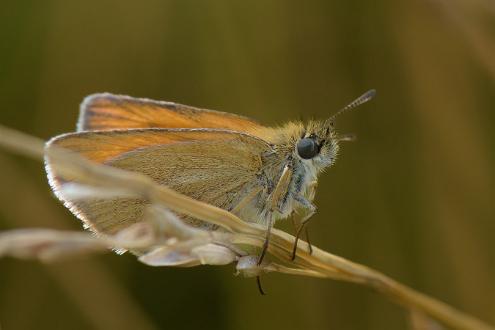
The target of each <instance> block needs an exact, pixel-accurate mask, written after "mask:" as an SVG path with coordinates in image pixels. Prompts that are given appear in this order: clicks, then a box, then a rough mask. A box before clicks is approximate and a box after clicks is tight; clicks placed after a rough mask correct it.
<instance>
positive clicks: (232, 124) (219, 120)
mask: <svg viewBox="0 0 495 330" xmlns="http://www.w3.org/2000/svg"><path fill="white" fill-rule="evenodd" d="M259 126H260V125H258V124H257V123H256V122H255V121H254V120H251V119H249V118H246V117H242V116H238V115H234V114H230V113H225V112H219V111H214V110H206V109H199V108H195V107H191V106H186V105H182V104H178V103H172V102H163V101H154V100H150V99H142V98H133V97H130V96H124V95H114V94H109V93H102V94H93V95H90V96H88V97H86V98H85V99H84V101H83V103H82V104H81V109H80V117H79V122H78V125H77V130H78V131H89V130H112V129H127V128H152V127H155V128H223V129H229V130H234V131H239V132H248V131H251V130H253V129H256V128H257V127H259Z"/></svg>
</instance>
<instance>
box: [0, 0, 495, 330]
mask: <svg viewBox="0 0 495 330" xmlns="http://www.w3.org/2000/svg"><path fill="white" fill-rule="evenodd" d="M494 33H495V6H494V5H493V2H491V1H489V0H452V1H444V0H420V1H416V0H406V1H391V0H379V1H336V0H332V1H327V0H319V1H316V0H314V1H282V0H278V1H229V0H221V1H220V0H218V1H217V0H211V1H192V0H190V1H189V0H176V1H158V0H152V1H146V0H145V1H139V2H137V1H124V0H121V1H115V0H113V1H112V0H103V1H94V0H90V1H62V0H45V1H34V0H29V1H28V0H26V1H2V9H1V11H0V123H1V124H4V125H8V126H10V127H13V128H16V129H19V130H22V131H24V132H28V133H30V134H33V135H36V136H39V137H42V138H44V139H48V138H49V137H51V136H54V135H57V134H60V133H63V132H69V131H72V130H74V128H75V122H76V119H77V116H78V104H79V102H80V101H81V100H82V98H83V97H84V96H85V95H87V94H90V93H94V92H103V91H108V92H113V93H122V94H129V95H133V96H139V97H149V98H155V99H161V100H169V101H175V102H179V103H184V104H189V105H194V106H199V107H205V108H212V109H217V110H222V111H229V112H234V113H238V114H243V115H247V116H251V117H254V118H256V119H258V120H259V121H260V122H262V123H264V124H267V125H274V124H278V123H282V122H284V121H287V120H290V119H298V118H299V117H303V118H311V117H317V118H324V117H327V116H329V115H330V114H331V113H333V112H335V111H336V110H337V109H338V108H340V107H341V106H343V105H345V104H346V103H347V102H349V101H351V100H352V99H353V98H354V97H356V96H358V95H360V94H361V93H362V92H364V91H365V90H367V89H369V88H376V89H377V91H378V96H377V98H376V99H375V100H374V101H373V102H371V103H370V104H367V105H365V106H363V107H362V108H360V109H359V110H358V111H355V112H352V113H348V114H346V115H345V116H342V117H340V118H339V120H338V123H337V127H338V129H339V131H341V132H349V133H355V134H356V135H357V136H358V140H357V141H356V142H354V143H347V144H345V145H344V146H343V148H342V153H341V157H340V159H339V160H338V162H337V163H336V165H335V166H334V167H333V168H331V169H330V170H329V171H327V172H326V173H324V174H323V175H322V176H321V179H320V185H319V190H318V194H317V199H316V205H317V206H318V210H319V211H318V214H317V215H316V216H315V217H314V219H313V220H312V223H311V225H310V229H311V233H312V241H313V243H314V244H316V245H318V246H319V247H321V248H323V249H325V250H328V251H331V252H333V253H336V254H338V255H341V256H344V257H346V258H349V259H351V260H354V261H357V262H361V263H364V264H366V265H369V266H371V267H373V268H376V269H378V270H380V271H383V272H384V273H386V274H388V275H390V276H392V277H394V278H396V279H397V280H399V281H401V282H403V283H405V284H407V285H410V286H412V287H414V288H416V289H418V290H420V291H423V292H425V293H427V294H429V295H432V296H434V297H437V298H439V299H441V300H443V301H446V302H448V303H450V304H452V305H454V306H456V307H458V308H460V309H462V310H464V311H466V312H469V313H472V314H474V315H475V316H478V317H479V318H481V319H483V320H485V321H487V322H490V323H492V324H493V323H495V281H494V279H495V240H494V237H493V236H494V233H495V221H494V219H495V206H494V205H493V204H494V202H495V198H494V197H495V175H494V173H495V171H494V168H495V166H494V165H495V112H494V108H495V93H494V91H495V83H494V82H495V37H494V36H495V34H494ZM0 138H1V137H0ZM20 227H49V228H60V229H74V230H79V229H80V228H81V226H80V224H79V222H78V221H77V220H76V219H75V218H74V217H73V216H72V215H71V214H70V213H69V212H68V211H67V210H65V209H64V207H63V206H62V205H61V204H60V203H59V202H58V201H57V200H56V199H55V198H54V197H53V196H52V194H51V192H50V190H49V187H48V184H47V182H46V178H45V174H44V170H43V167H42V165H41V164H40V163H37V162H34V161H31V160H26V159H24V158H22V157H18V156H15V155H12V154H9V153H7V152H4V151H1V152H0V229H2V230H3V229H12V228H20ZM233 272H234V270H233V267H231V266H226V267H215V268H213V267H201V268H193V269H167V268H152V267H146V266H144V265H142V264H140V263H138V262H137V261H136V260H135V258H134V257H132V256H130V255H124V256H116V255H114V254H112V253H108V254H106V255H102V256H94V257H79V258H75V259H73V260H67V261H63V262H60V263H56V264H54V265H42V264H39V263H37V262H25V261H16V260H12V259H4V260H0V327H1V328H2V329H5V330H10V329H90V328H91V329H153V328H161V329H192V328H201V329H403V328H407V327H408V323H407V320H408V316H407V314H406V313H405V312H404V311H403V310H402V309H401V308H399V307H397V306H396V305H394V304H392V303H391V302H389V301H388V300H386V299H385V298H383V297H382V296H379V295H378V294H376V293H374V292H371V291H369V290H367V289H363V288H361V287H358V286H355V285H351V284H346V283H339V282H334V281H326V280H317V279H309V278H298V277H291V276H287V275H280V274H273V275H268V276H265V278H264V287H265V289H266V290H267V291H268V295H267V296H265V297H262V296H260V295H259V293H258V291H257V289H256V285H255V282H254V280H252V279H242V278H237V277H234V276H233Z"/></svg>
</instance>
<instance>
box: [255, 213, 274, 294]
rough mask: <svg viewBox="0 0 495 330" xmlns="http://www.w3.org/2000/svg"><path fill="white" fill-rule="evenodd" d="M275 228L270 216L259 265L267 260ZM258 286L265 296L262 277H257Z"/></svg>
mask: <svg viewBox="0 0 495 330" xmlns="http://www.w3.org/2000/svg"><path fill="white" fill-rule="evenodd" d="M272 227H273V216H272V215H271V214H270V218H269V220H268V227H267V229H266V235H265V242H264V243H263V247H262V248H261V254H260V256H259V257H258V262H257V265H258V266H260V265H261V263H262V262H263V259H264V258H265V255H266V251H267V250H268V245H269V244H270V236H271V234H272ZM256 284H257V285H258V290H259V291H260V293H261V295H265V291H263V287H262V286H261V277H260V275H258V276H256Z"/></svg>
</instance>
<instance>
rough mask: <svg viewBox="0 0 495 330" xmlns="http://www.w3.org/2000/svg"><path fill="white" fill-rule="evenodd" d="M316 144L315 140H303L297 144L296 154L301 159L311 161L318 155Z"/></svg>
mask: <svg viewBox="0 0 495 330" xmlns="http://www.w3.org/2000/svg"><path fill="white" fill-rule="evenodd" d="M318 149H319V148H318V144H317V143H316V141H315V140H313V139H310V138H304V139H301V140H299V142H297V153H298V154H299V156H300V157H301V158H303V159H311V158H313V157H314V156H316V155H318V152H319V150H318Z"/></svg>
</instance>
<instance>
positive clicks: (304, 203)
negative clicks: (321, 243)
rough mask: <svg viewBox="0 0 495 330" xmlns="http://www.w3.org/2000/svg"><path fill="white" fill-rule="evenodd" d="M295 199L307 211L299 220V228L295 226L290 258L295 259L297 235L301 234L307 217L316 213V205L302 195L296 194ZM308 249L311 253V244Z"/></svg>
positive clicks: (307, 219) (309, 217)
mask: <svg viewBox="0 0 495 330" xmlns="http://www.w3.org/2000/svg"><path fill="white" fill-rule="evenodd" d="M295 199H296V201H297V202H298V203H300V204H301V205H302V206H303V207H304V208H305V209H307V210H308V213H307V214H306V215H305V216H304V218H303V219H302V220H301V224H300V225H299V228H297V231H296V240H295V241H294V248H293V249H292V257H291V260H294V259H296V251H297V243H298V242H299V237H300V236H301V233H302V230H303V229H304V227H305V225H306V224H307V223H308V221H309V219H311V217H312V216H313V215H314V214H315V213H316V206H314V205H313V204H311V202H310V201H308V200H307V199H306V198H304V197H302V196H297V197H296V198H295ZM306 237H307V231H306ZM309 251H310V253H312V247H311V245H310V247H309Z"/></svg>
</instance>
